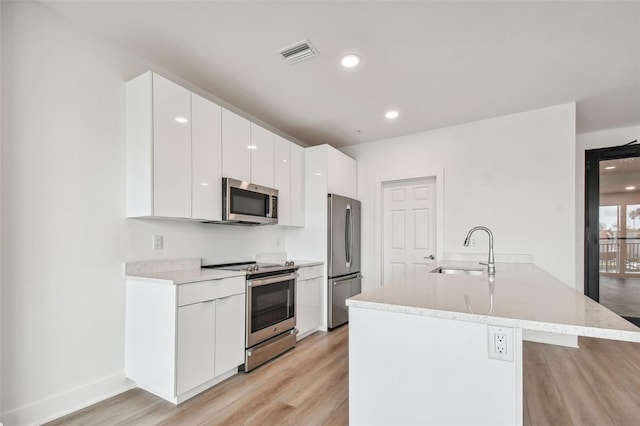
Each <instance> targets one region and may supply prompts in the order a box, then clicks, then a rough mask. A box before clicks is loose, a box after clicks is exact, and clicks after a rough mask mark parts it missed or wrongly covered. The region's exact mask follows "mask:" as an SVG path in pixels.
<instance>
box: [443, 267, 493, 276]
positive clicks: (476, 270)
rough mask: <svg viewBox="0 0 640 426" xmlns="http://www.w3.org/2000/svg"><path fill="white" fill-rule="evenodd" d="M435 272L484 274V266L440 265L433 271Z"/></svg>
mask: <svg viewBox="0 0 640 426" xmlns="http://www.w3.org/2000/svg"><path fill="white" fill-rule="evenodd" d="M431 272H432V273H434V274H454V275H482V273H483V272H484V269H483V268H455V267H445V266H439V267H437V268H436V269H434V270H433V271H431Z"/></svg>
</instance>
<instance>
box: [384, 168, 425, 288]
mask: <svg viewBox="0 0 640 426" xmlns="http://www.w3.org/2000/svg"><path fill="white" fill-rule="evenodd" d="M435 190H436V184H435V180H433V179H429V178H426V179H418V180H411V181H401V182H392V183H388V184H385V185H384V190H383V191H384V205H383V222H384V235H383V255H384V262H383V273H384V281H383V282H384V283H385V284H388V283H392V282H394V281H396V280H402V279H403V278H404V277H405V276H406V275H407V274H411V273H413V272H414V271H416V270H418V269H426V268H428V267H429V265H431V264H433V260H432V259H431V258H430V257H431V256H434V257H435V254H436V194H435Z"/></svg>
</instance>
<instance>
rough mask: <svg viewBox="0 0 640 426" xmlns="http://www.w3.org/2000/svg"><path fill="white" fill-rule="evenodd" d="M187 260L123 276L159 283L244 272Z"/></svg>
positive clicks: (299, 262) (317, 262)
mask: <svg viewBox="0 0 640 426" xmlns="http://www.w3.org/2000/svg"><path fill="white" fill-rule="evenodd" d="M188 260H189V261H190V262H188V261H185V260H184V259H179V260H170V261H165V264H166V263H168V262H173V263H172V264H174V265H176V267H177V269H175V270H167V271H153V269H152V268H153V266H152V267H151V268H150V270H151V271H153V272H135V273H129V274H126V275H125V277H124V278H125V279H128V280H145V281H153V282H158V283H161V284H186V283H193V282H198V281H208V280H219V279H222V278H229V277H241V276H244V275H245V274H246V273H245V272H244V271H226V270H222V269H209V268H199V267H193V266H194V265H195V262H196V259H188ZM197 262H198V263H199V262H200V260H199V259H197ZM294 262H295V264H296V265H298V266H299V267H301V268H304V267H306V266H315V265H322V264H323V263H324V262H323V261H322V260H294ZM140 263H146V262H140ZM148 263H149V264H152V265H153V263H154V262H153V261H151V262H148ZM185 265H187V266H189V265H191V266H192V267H188V268H184V267H183V266H185ZM143 270H144V269H143Z"/></svg>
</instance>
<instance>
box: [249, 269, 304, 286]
mask: <svg viewBox="0 0 640 426" xmlns="http://www.w3.org/2000/svg"><path fill="white" fill-rule="evenodd" d="M296 278H298V273H297V272H294V273H291V274H287V275H278V276H277V277H266V278H259V279H256V280H247V285H248V286H249V287H260V286H261V285H268V284H274V283H279V282H282V281H289V280H293V279H296Z"/></svg>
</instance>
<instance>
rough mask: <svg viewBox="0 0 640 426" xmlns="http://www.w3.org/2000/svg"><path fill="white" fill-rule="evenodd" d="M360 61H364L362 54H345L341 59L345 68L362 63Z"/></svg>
mask: <svg viewBox="0 0 640 426" xmlns="http://www.w3.org/2000/svg"><path fill="white" fill-rule="evenodd" d="M360 61H362V59H360V56H358V55H354V54H349V55H345V56H343V57H342V59H341V60H340V63H341V64H342V66H343V67H345V68H353V67H355V66H357V65H358V64H359V63H360Z"/></svg>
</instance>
